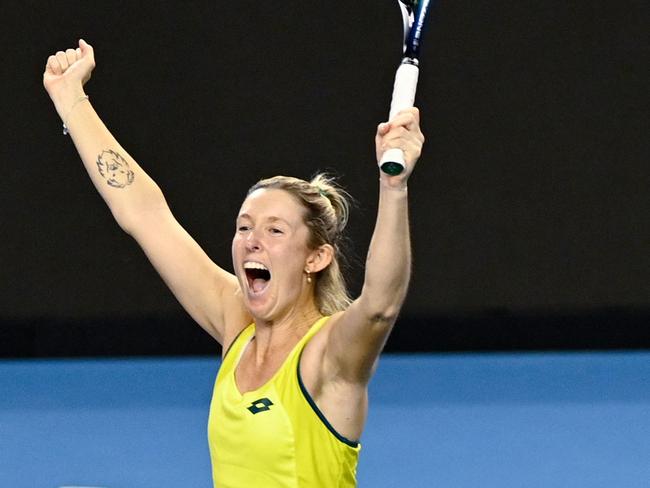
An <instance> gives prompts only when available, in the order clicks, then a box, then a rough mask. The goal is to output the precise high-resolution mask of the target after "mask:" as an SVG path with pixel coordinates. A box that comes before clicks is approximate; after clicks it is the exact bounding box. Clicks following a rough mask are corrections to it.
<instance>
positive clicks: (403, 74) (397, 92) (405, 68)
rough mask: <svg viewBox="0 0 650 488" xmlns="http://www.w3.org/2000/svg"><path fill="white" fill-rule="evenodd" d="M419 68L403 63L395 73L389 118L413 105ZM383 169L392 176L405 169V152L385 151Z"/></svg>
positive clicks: (398, 150)
mask: <svg viewBox="0 0 650 488" xmlns="http://www.w3.org/2000/svg"><path fill="white" fill-rule="evenodd" d="M419 73H420V70H419V68H418V67H417V66H416V65H414V64H410V63H402V64H400V65H399V68H397V72H396V73H395V84H394V85H393V97H392V100H391V103H390V113H389V115H388V120H389V121H390V120H392V119H393V117H395V115H397V113H398V112H400V111H401V110H404V109H405V108H410V107H412V106H413V102H414V101H415V90H416V89H417V86H418V74H419ZM379 167H380V168H381V170H382V171H383V172H384V173H386V174H389V175H391V176H395V175H398V174H400V173H401V172H402V171H404V167H405V165H404V153H403V152H402V150H401V149H399V148H391V149H388V150H387V151H386V152H384V154H383V156H382V157H381V160H380V161H379Z"/></svg>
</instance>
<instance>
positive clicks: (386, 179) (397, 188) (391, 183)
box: [379, 174, 408, 194]
mask: <svg viewBox="0 0 650 488" xmlns="http://www.w3.org/2000/svg"><path fill="white" fill-rule="evenodd" d="M407 182H408V180H407V179H406V178H400V177H398V176H387V175H384V174H381V175H380V176H379V189H380V190H386V191H390V192H399V193H404V194H407V193H408V184H407Z"/></svg>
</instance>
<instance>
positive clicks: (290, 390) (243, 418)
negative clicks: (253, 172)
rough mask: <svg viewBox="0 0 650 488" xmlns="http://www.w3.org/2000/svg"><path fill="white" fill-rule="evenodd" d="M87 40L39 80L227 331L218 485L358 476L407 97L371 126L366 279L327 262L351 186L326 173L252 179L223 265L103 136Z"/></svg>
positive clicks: (187, 300) (213, 412)
mask: <svg viewBox="0 0 650 488" xmlns="http://www.w3.org/2000/svg"><path fill="white" fill-rule="evenodd" d="M94 67H95V59H94V53H93V49H92V47H91V46H90V45H89V44H87V43H86V42H84V41H83V40H80V41H79V47H78V48H76V49H68V50H66V51H59V52H57V53H56V54H54V55H52V56H50V57H49V58H48V60H47V65H46V67H45V73H44V75H43V84H44V86H45V88H46V90H47V92H48V94H49V95H50V97H51V99H52V101H53V103H54V106H55V107H56V110H57V112H58V113H59V115H60V117H61V119H62V121H63V124H64V133H67V132H68V131H69V134H70V136H71V137H72V140H73V141H74V144H75V146H76V148H77V150H78V151H79V154H80V156H81V159H82V160H83V163H84V165H85V167H86V169H87V171H88V173H89V175H90V178H91V179H92V181H93V183H94V185H95V186H96V188H97V190H98V191H99V193H100V194H101V196H102V197H103V199H104V200H105V201H106V203H107V204H108V206H109V207H110V210H111V212H112V213H113V215H114V217H115V220H116V221H117V223H118V224H119V226H120V227H121V228H122V229H123V230H124V231H125V232H127V233H128V234H129V235H131V236H132V237H133V238H134V239H135V240H136V241H137V242H138V244H139V245H140V246H141V247H142V249H143V250H144V252H145V253H146V255H147V256H148V258H149V259H150V260H151V263H152V264H153V266H154V267H155V268H156V270H157V271H158V273H160V275H161V276H162V278H163V279H164V280H165V282H166V283H167V285H168V286H169V288H170V289H171V290H172V292H173V293H174V295H175V296H176V298H177V299H178V300H179V301H180V303H181V304H182V305H183V307H184V308H185V309H186V310H187V311H188V312H189V314H190V315H191V316H192V317H193V318H194V319H195V320H196V321H197V322H198V323H199V324H200V325H201V327H203V328H204V329H205V330H206V331H207V332H208V333H209V334H210V335H212V337H214V339H215V340H217V341H218V342H219V343H221V345H222V347H223V351H224V352H223V361H222V364H221V367H220V370H219V373H218V375H217V380H216V383H215V388H214V392H213V397H212V403H211V406H210V417H209V421H208V438H209V446H210V455H211V459H212V471H213V479H214V486H215V487H219V488H251V487H255V486H257V487H265V488H273V487H310V488H311V487H323V488H334V487H353V486H356V467H357V460H358V456H359V450H360V445H359V439H360V437H361V433H362V431H363V426H364V423H365V420H366V414H367V410H368V382H369V380H370V378H371V376H372V374H373V372H374V370H375V367H376V365H377V360H378V357H379V354H380V352H381V350H382V347H383V346H384V344H385V342H386V339H387V338H388V335H389V333H390V331H391V328H392V327H393V324H394V323H395V320H396V317H397V315H398V313H399V310H400V307H401V306H402V303H403V301H404V298H405V295H406V290H407V286H408V282H409V275H410V265H411V264H410V260H411V258H410V241H409V224H408V215H407V181H408V178H409V175H410V174H411V172H412V170H413V168H414V166H415V163H416V161H417V159H418V157H419V155H420V151H421V148H422V144H423V141H424V137H423V136H422V133H421V132H420V127H419V115H418V111H417V109H409V110H406V111H402V112H400V113H399V114H398V115H397V116H396V117H394V118H393V120H391V121H389V122H387V123H382V124H380V125H379V126H378V128H377V134H376V136H375V144H376V150H377V158H378V159H379V158H381V155H382V154H383V152H384V151H385V150H386V149H388V148H400V149H402V150H403V151H404V154H405V160H406V170H405V171H404V172H402V173H401V174H399V175H398V176H389V175H387V174H385V173H382V172H379V210H378V215H377V222H376V226H375V230H374V234H373V237H372V241H371V243H370V249H369V251H368V257H367V261H366V269H365V280H364V284H363V289H362V291H361V294H360V296H359V297H358V298H356V299H355V300H350V299H349V298H348V294H347V292H346V289H345V284H344V280H343V277H342V275H341V271H340V268H339V265H338V261H339V258H340V256H339V243H340V239H341V234H342V232H343V229H344V227H345V224H346V221H347V217H348V202H347V199H346V198H347V197H346V193H345V192H343V191H342V190H341V189H340V188H338V187H337V186H336V185H335V184H334V183H333V181H331V180H330V179H328V178H326V177H325V176H323V175H318V176H316V177H315V178H314V179H313V180H312V181H304V180H300V179H297V178H290V177H284V176H277V177H274V178H269V179H264V180H261V181H259V182H258V183H256V184H255V185H254V186H253V187H252V188H251V189H250V191H249V192H248V194H247V196H246V198H245V199H244V202H243V203H242V206H241V209H240V211H239V214H238V215H237V219H236V228H235V235H234V238H233V241H232V259H233V269H234V274H232V273H229V272H227V271H225V270H224V269H222V268H220V267H219V266H217V265H216V264H215V263H214V262H212V261H211V260H210V258H209V257H208V256H207V255H206V254H205V252H204V251H203V250H202V249H201V248H200V247H199V245H198V244H197V243H196V242H195V241H194V240H193V239H192V238H191V237H190V236H189V235H188V234H187V232H185V230H184V229H183V228H182V227H181V226H180V225H179V224H178V222H177V221H176V220H175V219H174V217H173V215H172V213H171V211H170V210H169V207H168V206H167V204H166V203H165V199H164V197H163V194H162V192H161V190H160V189H159V188H158V186H157V185H156V184H155V183H154V181H153V180H152V179H151V178H150V177H149V176H148V175H147V174H146V173H145V172H144V170H143V169H142V168H141V167H140V166H139V165H138V164H137V163H136V162H135V161H134V160H133V158H132V157H131V156H129V154H128V153H127V152H126V151H125V150H124V149H123V148H122V147H121V146H120V145H119V143H118V142H117V141H116V140H115V138H113V136H112V135H111V134H110V132H109V131H108V129H107V128H106V127H105V126H104V124H103V123H102V121H101V120H100V118H99V117H98V116H97V114H96V113H95V111H94V110H93V107H92V105H91V103H90V101H89V99H88V97H87V96H86V94H85V92H84V89H83V87H84V84H85V83H86V82H87V81H88V79H90V75H91V72H92V70H93V68H94Z"/></svg>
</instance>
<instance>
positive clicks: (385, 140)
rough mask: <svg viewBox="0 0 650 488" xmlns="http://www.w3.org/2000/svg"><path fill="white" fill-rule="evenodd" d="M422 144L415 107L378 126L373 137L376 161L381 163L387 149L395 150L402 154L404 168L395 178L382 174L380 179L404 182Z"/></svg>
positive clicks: (411, 169) (422, 136) (418, 154)
mask: <svg viewBox="0 0 650 488" xmlns="http://www.w3.org/2000/svg"><path fill="white" fill-rule="evenodd" d="M423 144H424V135H423V134H422V131H421V130H420V111H419V110H418V109H417V108H415V107H411V108H408V109H406V110H402V111H400V112H399V113H398V114H397V115H396V116H395V117H393V119H392V120H389V121H388V122H382V123H381V124H379V126H378V127H377V134H376V135H375V150H376V154H377V161H381V158H382V156H383V154H384V152H386V151H387V150H388V149H393V148H397V149H401V150H402V152H403V153H404V163H405V166H406V167H405V169H404V171H403V172H402V173H400V174H399V175H397V176H389V175H387V174H385V173H383V172H382V173H381V174H382V178H384V177H386V178H391V179H399V180H401V181H405V180H406V179H407V178H408V177H409V175H410V174H411V172H412V171H413V168H414V167H415V163H416V162H417V160H418V158H419V157H420V154H421V153H422V145H423Z"/></svg>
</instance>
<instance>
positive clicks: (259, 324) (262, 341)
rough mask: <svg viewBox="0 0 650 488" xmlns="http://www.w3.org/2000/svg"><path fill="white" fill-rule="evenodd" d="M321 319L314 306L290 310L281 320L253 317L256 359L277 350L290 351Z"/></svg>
mask: <svg viewBox="0 0 650 488" xmlns="http://www.w3.org/2000/svg"><path fill="white" fill-rule="evenodd" d="M321 317H322V314H321V313H320V312H319V311H318V309H317V308H316V306H315V305H314V306H313V307H309V308H301V309H294V310H290V311H289V312H288V313H287V314H285V315H284V316H283V317H281V318H277V319H270V320H269V319H263V318H259V317H255V318H254V320H255V336H254V339H255V340H254V342H255V345H254V347H255V350H256V356H258V358H261V357H265V356H267V355H268V354H269V353H273V352H275V351H277V350H285V349H291V348H293V346H294V345H295V344H296V343H297V342H298V341H299V340H300V339H302V337H304V335H305V334H306V333H307V331H308V330H309V329H310V327H311V326H312V325H313V324H314V323H315V322H316V321H317V320H318V319H320V318H321Z"/></svg>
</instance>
